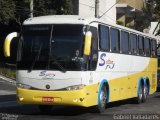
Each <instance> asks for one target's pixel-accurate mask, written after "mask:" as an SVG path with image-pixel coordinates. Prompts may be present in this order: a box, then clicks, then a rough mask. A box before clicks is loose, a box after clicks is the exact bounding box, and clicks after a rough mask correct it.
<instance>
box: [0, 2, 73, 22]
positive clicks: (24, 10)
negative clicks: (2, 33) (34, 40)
mask: <svg viewBox="0 0 160 120" xmlns="http://www.w3.org/2000/svg"><path fill="white" fill-rule="evenodd" d="M72 7H73V6H72V0H34V11H33V13H34V16H43V15H55V14H57V15H62V14H64V15H67V14H70V15H71V14H73V8H72ZM29 16H30V0H0V23H1V24H5V25H8V24H9V22H10V21H13V20H14V21H15V22H16V23H18V24H19V25H21V24H22V23H23V21H24V20H25V19H26V18H28V17H29Z"/></svg>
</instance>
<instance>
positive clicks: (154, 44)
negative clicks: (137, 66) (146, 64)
mask: <svg viewBox="0 0 160 120" xmlns="http://www.w3.org/2000/svg"><path fill="white" fill-rule="evenodd" d="M156 46H157V45H156V40H154V39H152V41H151V55H152V57H156V56H157V47H156Z"/></svg>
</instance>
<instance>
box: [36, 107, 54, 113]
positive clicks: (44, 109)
mask: <svg viewBox="0 0 160 120" xmlns="http://www.w3.org/2000/svg"><path fill="white" fill-rule="evenodd" d="M52 107H53V106H52V105H39V106H38V108H39V110H40V112H42V113H50V112H51V110H52Z"/></svg>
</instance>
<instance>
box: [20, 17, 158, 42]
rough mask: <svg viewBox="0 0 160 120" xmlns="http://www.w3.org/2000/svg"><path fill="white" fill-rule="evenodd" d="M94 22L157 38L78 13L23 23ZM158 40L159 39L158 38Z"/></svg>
mask: <svg viewBox="0 0 160 120" xmlns="http://www.w3.org/2000/svg"><path fill="white" fill-rule="evenodd" d="M93 22H99V23H102V24H106V25H109V26H114V27H117V28H119V29H123V30H125V31H130V32H133V33H137V34H141V35H145V36H148V37H152V38H155V39H157V37H155V36H154V35H151V34H146V33H143V32H139V31H136V30H133V29H130V28H127V27H124V26H121V25H117V24H115V23H111V22H109V21H101V20H100V19H97V18H82V17H80V16H78V15H49V16H40V17H33V18H28V19H27V20H25V21H24V23H23V25H36V24H83V25H89V24H90V23H93ZM157 40H158V39H157Z"/></svg>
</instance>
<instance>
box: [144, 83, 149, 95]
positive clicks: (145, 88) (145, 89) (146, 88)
mask: <svg viewBox="0 0 160 120" xmlns="http://www.w3.org/2000/svg"><path fill="white" fill-rule="evenodd" d="M147 95H148V87H147V86H145V87H144V97H145V98H146V97H147Z"/></svg>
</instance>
